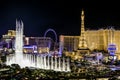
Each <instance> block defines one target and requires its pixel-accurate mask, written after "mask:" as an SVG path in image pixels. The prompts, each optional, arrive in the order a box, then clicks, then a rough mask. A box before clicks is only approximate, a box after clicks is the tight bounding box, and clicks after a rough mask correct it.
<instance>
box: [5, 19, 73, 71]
mask: <svg viewBox="0 0 120 80" xmlns="http://www.w3.org/2000/svg"><path fill="white" fill-rule="evenodd" d="M23 26H24V25H23V22H22V21H17V20H16V37H15V53H14V54H10V55H8V56H7V60H6V64H7V65H11V64H18V65H19V66H20V67H21V68H24V67H34V68H40V69H47V70H54V71H63V72H70V71H71V70H70V63H69V62H70V61H69V59H68V58H67V59H66V58H64V57H58V58H56V57H52V56H48V55H46V56H45V55H44V56H43V55H35V54H24V53H23V29H24V27H23Z"/></svg>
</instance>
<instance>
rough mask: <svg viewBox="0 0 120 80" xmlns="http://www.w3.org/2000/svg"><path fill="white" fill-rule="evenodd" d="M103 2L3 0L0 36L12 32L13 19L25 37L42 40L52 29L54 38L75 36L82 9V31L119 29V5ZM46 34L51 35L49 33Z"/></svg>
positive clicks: (81, 0) (94, 0) (0, 11)
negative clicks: (83, 21) (36, 37)
mask: <svg viewBox="0 0 120 80" xmlns="http://www.w3.org/2000/svg"><path fill="white" fill-rule="evenodd" d="M78 1H79V2H78ZM104 1H105V0H103V1H102V0H72V1H69V0H68V1H66V0H55V1H52V0H26V1H25V0H24V1H23V0H20V1H17V0H9V1H5V0H3V1H2V2H0V36H1V35H3V34H5V33H7V30H8V29H15V21H16V19H18V20H22V21H23V23H24V34H25V35H26V36H43V35H44V33H45V31H46V30H47V29H49V28H52V29H54V30H55V31H56V33H57V34H58V36H59V35H60V34H63V35H79V34H80V26H81V25H80V24H81V23H80V22H81V21H80V20H81V19H80V15H81V9H82V8H83V9H84V10H85V27H86V29H100V28H107V27H108V26H114V27H115V28H116V29H119V27H120V6H119V3H118V2H112V1H111V2H110V1H109V2H104ZM117 3H118V4H117ZM48 33H49V34H51V35H53V33H52V32H48ZM49 34H47V36H49Z"/></svg>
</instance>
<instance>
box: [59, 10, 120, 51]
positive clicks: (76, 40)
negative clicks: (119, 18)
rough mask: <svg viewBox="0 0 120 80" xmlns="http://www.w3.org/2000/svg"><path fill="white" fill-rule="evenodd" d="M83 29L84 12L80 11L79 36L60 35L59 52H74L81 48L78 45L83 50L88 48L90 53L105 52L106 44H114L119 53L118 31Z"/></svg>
mask: <svg viewBox="0 0 120 80" xmlns="http://www.w3.org/2000/svg"><path fill="white" fill-rule="evenodd" d="M84 28H85V27H84V12H83V10H82V14H81V35H80V36H67V35H60V38H59V39H60V40H59V41H60V48H61V50H62V51H63V50H64V51H68V52H74V51H77V50H78V49H79V48H81V47H80V45H83V46H84V48H88V49H89V50H90V51H92V50H94V49H96V50H105V51H107V48H108V44H115V45H116V47H117V50H116V53H120V30H115V29H113V28H109V29H107V28H106V29H99V30H85V29H84ZM81 41H83V42H81Z"/></svg>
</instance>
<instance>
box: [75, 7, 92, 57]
mask: <svg viewBox="0 0 120 80" xmlns="http://www.w3.org/2000/svg"><path fill="white" fill-rule="evenodd" d="M84 17H85V15H84V10H83V9H82V13H81V35H80V38H79V45H78V50H77V52H78V54H79V55H86V54H89V51H90V50H89V48H88V46H87V42H86V39H85V37H86V35H85V27H84Z"/></svg>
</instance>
